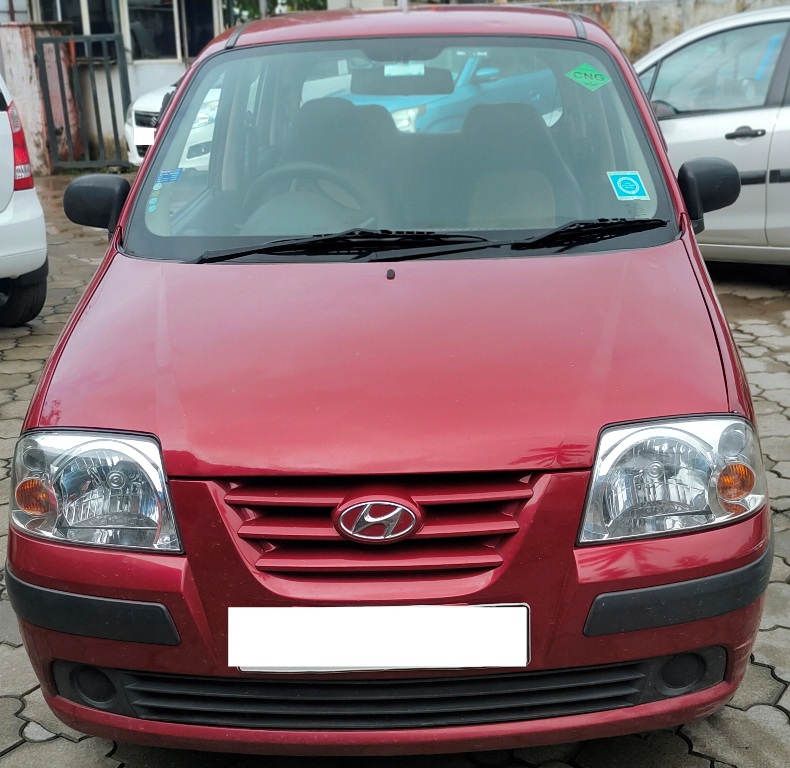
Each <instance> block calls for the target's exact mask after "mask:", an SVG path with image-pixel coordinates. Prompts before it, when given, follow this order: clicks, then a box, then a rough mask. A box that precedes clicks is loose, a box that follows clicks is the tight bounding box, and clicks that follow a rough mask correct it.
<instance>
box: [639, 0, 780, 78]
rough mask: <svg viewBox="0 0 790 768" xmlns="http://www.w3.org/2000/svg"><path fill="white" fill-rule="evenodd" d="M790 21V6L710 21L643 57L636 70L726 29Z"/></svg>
mask: <svg viewBox="0 0 790 768" xmlns="http://www.w3.org/2000/svg"><path fill="white" fill-rule="evenodd" d="M787 19H790V5H781V6H777V7H775V8H761V9H759V10H756V11H743V12H741V13H735V14H733V15H732V16H725V17H724V18H721V19H715V20H714V21H708V22H705V23H704V24H700V25H698V26H696V27H692V28H691V29H687V30H686V31H685V32H681V33H680V34H679V35H677V36H676V37H673V38H672V39H671V40H667V41H666V42H665V43H662V44H661V45H659V46H658V47H657V48H654V49H653V50H652V51H650V53H648V54H646V55H645V56H643V57H642V58H641V59H639V60H638V61H637V62H636V63H635V64H634V68H635V69H636V71H637V72H640V73H641V72H643V71H644V70H645V69H647V68H648V67H650V66H652V65H653V64H655V63H656V62H657V61H659V60H660V59H662V58H664V57H665V56H666V55H667V54H668V53H671V52H672V51H676V50H678V49H679V48H682V47H683V46H685V45H688V44H689V43H691V42H693V41H694V40H698V39H699V38H701V37H705V36H706V35H709V34H711V33H712V32H723V31H724V30H726V29H734V28H736V27H743V26H747V25H749V24H756V23H760V22H770V21H784V20H787Z"/></svg>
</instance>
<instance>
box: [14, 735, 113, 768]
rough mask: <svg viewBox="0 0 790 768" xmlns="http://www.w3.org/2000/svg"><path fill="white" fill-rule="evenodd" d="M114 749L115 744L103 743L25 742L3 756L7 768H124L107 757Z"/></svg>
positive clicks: (93, 741) (85, 741)
mask: <svg viewBox="0 0 790 768" xmlns="http://www.w3.org/2000/svg"><path fill="white" fill-rule="evenodd" d="M112 749H113V743H112V742H111V741H104V740H103V739H85V740H84V741H80V742H73V741H64V740H63V739H53V740H52V741H45V742H41V743H38V744H35V743H32V742H25V743H24V744H22V746H20V747H17V748H16V749H14V750H13V751H11V752H9V753H8V754H7V755H3V768H88V766H90V767H91V768H120V765H121V764H120V763H119V762H118V761H117V760H113V759H112V758H111V757H107V755H108V754H110V753H111V751H112Z"/></svg>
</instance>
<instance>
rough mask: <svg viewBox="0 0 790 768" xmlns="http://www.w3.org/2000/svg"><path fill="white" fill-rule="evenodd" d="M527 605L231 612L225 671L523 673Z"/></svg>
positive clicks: (277, 609) (527, 622)
mask: <svg viewBox="0 0 790 768" xmlns="http://www.w3.org/2000/svg"><path fill="white" fill-rule="evenodd" d="M528 663H529V606H527V605H403V606H400V605H398V606H387V605H384V606H354V607H352V606H339V607H334V606H333V607H301V606H300V607H291V608H280V607H277V608H229V609H228V666H231V667H238V668H240V669H242V670H244V671H247V672H258V671H261V672H264V671H265V672H308V671H309V672H339V671H350V670H367V669H466V668H469V669H478V668H485V667H526V666H527V664H528Z"/></svg>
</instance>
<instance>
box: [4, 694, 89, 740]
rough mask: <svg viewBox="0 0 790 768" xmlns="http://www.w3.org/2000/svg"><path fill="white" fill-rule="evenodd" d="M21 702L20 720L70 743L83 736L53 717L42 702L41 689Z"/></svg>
mask: <svg viewBox="0 0 790 768" xmlns="http://www.w3.org/2000/svg"><path fill="white" fill-rule="evenodd" d="M23 701H24V703H25V708H24V709H23V710H22V712H20V714H19V716H20V717H21V718H23V719H25V720H30V721H32V722H35V723H38V724H39V725H40V726H43V727H44V728H46V729H47V730H48V731H49V732H50V733H54V734H57V735H58V736H64V737H66V738H67V739H70V740H72V741H78V740H79V739H81V738H83V737H84V736H85V734H84V733H81V732H80V731H76V730H74V728H71V727H69V726H68V725H66V724H65V723H61V722H60V720H58V718H57V717H55V715H54V714H53V712H52V710H51V709H50V708H49V707H48V706H47V704H46V702H45V701H44V694H43V693H42V692H41V688H36V690H35V691H32V692H31V693H29V694H27V696H25V697H23Z"/></svg>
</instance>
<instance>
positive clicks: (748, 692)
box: [730, 664, 787, 710]
mask: <svg viewBox="0 0 790 768" xmlns="http://www.w3.org/2000/svg"><path fill="white" fill-rule="evenodd" d="M786 687H787V686H786V685H785V684H784V683H780V682H779V681H778V680H777V679H776V678H775V677H774V676H773V675H772V674H771V669H770V667H762V666H760V665H759V664H750V665H749V667H748V668H747V670H746V677H744V679H743V682H742V683H741V685H740V687H739V688H738V690H737V691H736V692H735V696H733V697H732V699H731V700H730V706H731V707H735V708H736V709H743V710H746V709H749V707H753V706H754V705H755V704H768V705H774V704H776V702H777V701H778V700H779V697H780V696H781V695H782V694H783V693H784V691H785V688H786Z"/></svg>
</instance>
